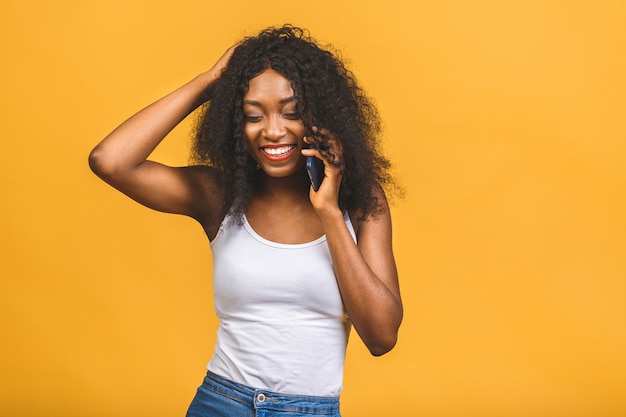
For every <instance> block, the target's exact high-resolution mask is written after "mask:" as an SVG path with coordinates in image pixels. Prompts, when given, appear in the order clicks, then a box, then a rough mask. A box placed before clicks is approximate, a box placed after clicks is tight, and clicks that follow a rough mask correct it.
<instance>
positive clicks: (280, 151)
mask: <svg viewBox="0 0 626 417" xmlns="http://www.w3.org/2000/svg"><path fill="white" fill-rule="evenodd" d="M293 148H294V146H293V145H290V146H281V147H280V148H263V152H265V153H267V154H268V155H272V156H280V155H284V154H286V153H287V152H289V151H291V150H292V149H293Z"/></svg>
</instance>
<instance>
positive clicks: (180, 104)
mask: <svg viewBox="0 0 626 417" xmlns="http://www.w3.org/2000/svg"><path fill="white" fill-rule="evenodd" d="M233 49H234V47H233V48H231V49H229V50H228V51H227V52H226V54H224V56H223V57H222V58H221V59H220V60H219V61H218V62H217V63H216V64H215V66H214V67H213V68H211V70H209V71H207V72H205V73H202V74H200V75H199V76H197V77H195V78H194V79H193V80H191V81H190V82H188V83H187V84H185V85H183V86H182V87H180V88H178V89H177V90H175V91H173V92H172V93H170V94H168V95H167V96H165V97H163V98H162V99H160V100H158V101H156V102H155V103H153V104H151V105H149V106H148V107H146V108H145V109H143V110H141V111H140V112H138V113H137V114H135V115H134V116H132V117H131V118H129V119H128V120H126V121H125V122H124V123H122V124H121V125H120V126H118V127H117V128H116V129H115V130H114V131H113V132H111V133H110V134H109V135H108V136H107V137H106V138H104V139H103V140H102V141H101V142H100V143H99V144H98V145H97V146H96V147H95V148H94V149H93V150H92V151H91V153H90V155H89V165H90V167H91V169H92V170H93V171H94V173H96V175H98V176H99V177H100V178H102V179H103V180H104V181H106V182H107V183H109V184H110V185H112V186H113V187H115V188H116V189H118V190H120V191H121V192H123V193H124V194H126V195H128V196H129V197H131V198H133V199H134V200H136V201H138V202H139V203H141V204H144V205H146V206H148V207H150V208H153V209H155V210H159V211H164V212H170V213H179V214H185V215H189V216H191V217H194V218H196V219H198V220H200V218H202V217H205V216H206V215H207V214H211V213H207V212H206V211H207V210H209V211H210V209H211V208H210V207H207V205H206V204H205V203H204V202H205V201H206V199H205V198H203V197H206V195H205V194H206V186H205V185H206V184H203V183H202V180H201V179H202V178H210V177H211V175H210V174H211V172H210V170H209V169H208V168H205V167H184V168H173V167H168V166H165V165H162V164H159V163H157V162H152V161H149V160H147V158H148V156H149V155H150V153H151V152H152V151H153V150H154V149H155V148H156V147H157V145H158V144H159V143H160V142H161V141H162V140H163V139H164V138H165V136H166V135H167V134H168V133H169V132H170V131H171V130H172V129H173V128H174V127H175V126H176V125H178V124H179V123H180V122H181V121H182V120H183V119H184V118H185V117H187V115H189V113H191V112H192V111H193V110H194V109H195V108H196V107H198V106H199V105H200V104H202V103H201V100H200V97H201V96H202V94H203V93H204V92H205V91H206V90H207V89H208V88H209V87H210V86H211V85H212V83H213V82H214V81H215V80H216V79H217V78H218V77H219V76H220V74H221V71H222V69H223V68H224V67H225V65H226V63H227V62H228V59H229V58H230V55H231V54H232V51H233Z"/></svg>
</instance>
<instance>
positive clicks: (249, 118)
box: [243, 114, 263, 123]
mask: <svg viewBox="0 0 626 417" xmlns="http://www.w3.org/2000/svg"><path fill="white" fill-rule="evenodd" d="M243 119H244V120H245V121H246V122H249V123H257V122H260V121H261V120H262V119H263V117H262V116H252V115H247V114H245V115H244V116H243Z"/></svg>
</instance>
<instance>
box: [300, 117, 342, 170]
mask: <svg viewBox="0 0 626 417" xmlns="http://www.w3.org/2000/svg"><path fill="white" fill-rule="evenodd" d="M312 130H313V133H314V135H313V136H305V137H304V142H305V143H306V144H308V145H311V146H310V148H312V149H315V152H306V153H304V154H305V155H310V156H313V155H315V156H317V157H318V158H319V159H322V160H324V163H325V164H326V165H331V166H333V167H336V168H341V169H343V147H342V144H341V140H340V139H339V138H338V137H337V135H335V134H334V133H332V132H330V131H329V130H328V129H318V128H317V127H316V126H313V128H312Z"/></svg>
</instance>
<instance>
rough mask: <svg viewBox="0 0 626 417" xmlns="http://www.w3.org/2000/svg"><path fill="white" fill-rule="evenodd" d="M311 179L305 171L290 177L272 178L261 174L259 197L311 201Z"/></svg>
mask: <svg viewBox="0 0 626 417" xmlns="http://www.w3.org/2000/svg"><path fill="white" fill-rule="evenodd" d="M310 185H311V184H310V182H309V178H308V176H307V174H306V171H305V170H302V171H300V172H298V173H296V174H294V175H290V176H288V177H280V178H276V177H270V176H268V175H265V174H261V178H260V184H259V188H258V191H257V196H258V197H260V198H272V199H274V198H280V199H289V200H301V199H306V200H307V201H308V200H309V187H310Z"/></svg>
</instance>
